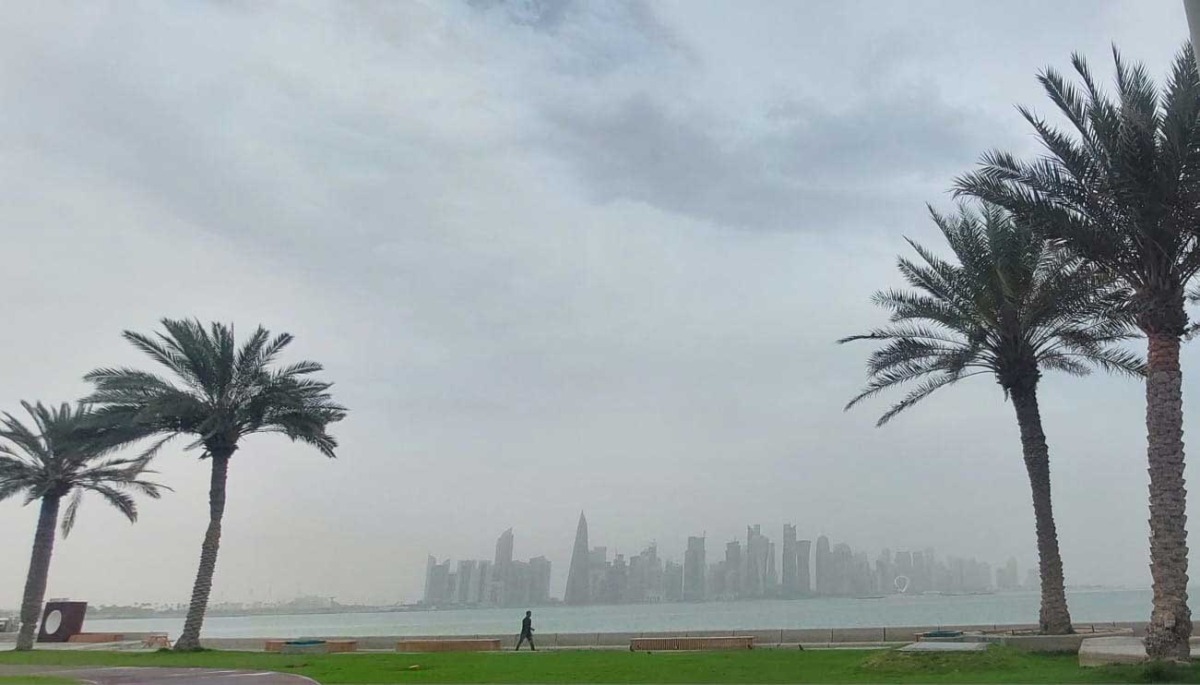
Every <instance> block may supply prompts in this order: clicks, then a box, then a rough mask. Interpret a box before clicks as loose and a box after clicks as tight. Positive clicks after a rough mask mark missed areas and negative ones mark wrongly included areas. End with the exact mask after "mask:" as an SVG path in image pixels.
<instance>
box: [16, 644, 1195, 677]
mask: <svg viewBox="0 0 1200 685" xmlns="http://www.w3.org/2000/svg"><path fill="white" fill-rule="evenodd" d="M3 664H52V665H61V666H82V665H88V666H171V667H186V666H195V667H207V668H241V669H254V670H273V671H282V672H286V673H299V674H302V675H306V676H308V677H310V678H313V679H315V680H317V681H319V682H321V683H328V684H330V685H332V684H334V683H868V682H871V683H951V682H953V683H1112V682H1125V683H1129V682H1167V681H1171V682H1189V683H1200V668H1197V667H1186V668H1171V669H1160V668H1157V667H1152V666H1139V667H1123V668H1105V669H1082V668H1080V667H1079V666H1078V665H1077V661H1076V657H1075V655H1073V654H1064V655H1033V654H1022V653H1019V652H1014V651H1011V650H1007V649H997V648H993V649H992V650H990V651H988V652H985V653H974V654H903V653H899V652H889V651H873V652H872V651H850V650H828V651H807V652H801V651H798V650H773V649H770V650H769V649H760V650H755V651H752V652H751V651H746V652H683V653H675V654H671V653H656V654H644V653H636V654H635V653H630V652H622V651H595V652H589V651H576V652H571V651H563V652H541V653H536V654H534V653H527V652H526V653H520V654H514V653H511V652H506V653H490V654H489V653H484V654H470V653H467V654H370V653H367V654H332V655H283V654H260V653H249V652H201V653H198V654H174V653H171V652H158V653H152V654H129V653H119V652H63V651H53V652H51V651H45V652H23V653H17V652H3V653H0V665H3ZM0 682H2V681H0Z"/></svg>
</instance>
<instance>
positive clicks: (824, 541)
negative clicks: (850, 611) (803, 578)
mask: <svg viewBox="0 0 1200 685" xmlns="http://www.w3.org/2000/svg"><path fill="white" fill-rule="evenodd" d="M814 566H815V570H816V572H817V577H816V581H815V583H814V585H815V588H816V593H817V594H818V595H821V596H828V595H832V594H834V589H833V558H832V555H831V554H830V552H829V538H827V537H825V536H824V535H822V536H820V537H818V538H817V550H816V554H815V557H814Z"/></svg>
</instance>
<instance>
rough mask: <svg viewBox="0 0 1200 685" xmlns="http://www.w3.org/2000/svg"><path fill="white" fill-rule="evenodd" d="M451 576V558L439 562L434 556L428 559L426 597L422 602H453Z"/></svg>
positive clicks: (430, 603) (433, 603) (426, 561)
mask: <svg viewBox="0 0 1200 685" xmlns="http://www.w3.org/2000/svg"><path fill="white" fill-rule="evenodd" d="M450 576H451V573H450V561H449V560H446V561H444V562H442V563H440V564H439V563H438V561H437V559H436V558H434V557H433V556H430V557H429V558H428V559H426V560H425V597H424V598H423V599H422V602H423V603H424V604H428V605H430V606H437V605H439V604H451V603H453V599H452V597H451V594H450Z"/></svg>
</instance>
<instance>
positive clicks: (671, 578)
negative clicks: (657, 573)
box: [663, 561, 683, 602]
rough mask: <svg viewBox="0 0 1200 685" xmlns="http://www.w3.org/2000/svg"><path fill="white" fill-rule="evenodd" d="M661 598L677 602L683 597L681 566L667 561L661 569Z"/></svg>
mask: <svg viewBox="0 0 1200 685" xmlns="http://www.w3.org/2000/svg"><path fill="white" fill-rule="evenodd" d="M663 599H665V600H666V601H668V602H678V601H681V600H682V599H683V567H682V566H680V565H679V564H676V563H675V562H673V561H668V562H667V565H666V568H665V569H664V570H663Z"/></svg>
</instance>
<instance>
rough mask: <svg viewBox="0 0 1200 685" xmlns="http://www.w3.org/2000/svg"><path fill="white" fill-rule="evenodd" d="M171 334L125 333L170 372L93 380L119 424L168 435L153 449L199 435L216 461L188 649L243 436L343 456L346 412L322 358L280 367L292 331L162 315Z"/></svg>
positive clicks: (97, 400) (113, 373)
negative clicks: (339, 430)
mask: <svg viewBox="0 0 1200 685" xmlns="http://www.w3.org/2000/svg"><path fill="white" fill-rule="evenodd" d="M162 325H163V328H164V329H165V333H159V334H158V335H157V336H155V337H151V336H147V335H142V334H140V333H134V332H131V331H125V339H126V340H128V341H129V342H131V343H133V345H134V346H135V347H137V348H138V349H140V350H141V351H142V352H144V353H146V354H147V355H149V356H150V358H152V359H154V360H155V361H156V362H158V363H159V364H160V365H162V366H164V367H166V368H167V369H168V370H169V371H171V376H172V378H170V379H166V378H162V377H160V376H156V375H154V374H152V373H147V372H144V371H137V370H134V369H97V370H95V371H93V372H91V373H89V374H88V375H87V376H86V378H87V379H88V380H90V381H92V382H93V383H95V385H96V389H95V392H93V393H92V395H91V396H90V397H88V398H87V399H86V400H85V401H86V402H89V403H91V404H94V405H97V406H98V407H99V408H98V409H97V414H98V415H100V416H103V417H104V419H105V420H106V421H108V422H109V423H112V424H115V425H122V426H128V427H129V430H131V431H132V432H134V433H135V434H137V435H143V436H148V435H161V436H163V437H162V439H161V440H159V442H158V443H157V444H156V445H154V446H153V447H152V448H151V449H150V450H149V451H148V453H153V452H154V451H155V450H157V449H158V448H160V447H161V446H162V445H163V443H165V442H167V441H168V440H170V439H172V438H173V437H175V436H178V435H188V436H191V437H193V438H194V441H193V442H192V443H191V445H189V447H201V448H203V451H202V452H201V454H200V457H201V458H202V459H205V458H207V459H208V460H209V463H210V466H211V471H212V474H211V478H210V485H209V493H208V512H209V522H208V529H207V531H206V532H205V534H204V542H203V544H202V545H201V547H200V564H199V566H198V568H197V571H196V581H195V583H194V584H193V586H192V599H191V603H190V604H189V605H188V613H187V618H186V619H184V624H183V632H182V633H181V634H180V636H179V640H178V641H177V642H176V643H175V648H176V649H179V650H194V649H199V648H200V630H201V628H202V627H203V623H204V614H205V611H206V609H207V606H208V597H209V593H210V592H211V591H212V581H213V575H214V573H215V570H216V563H217V554H218V551H219V549H220V543H221V528H222V520H223V518H224V515H225V497H226V487H227V486H226V480H227V478H228V473H229V462H230V458H231V457H232V456H233V453H234V452H235V451H237V449H238V441H239V440H241V439H242V438H244V437H245V436H247V435H251V434H254V433H281V434H283V435H286V436H287V437H289V438H291V439H292V440H294V441H300V442H304V443H307V444H310V445H313V446H314V447H316V448H317V449H319V450H321V452H322V453H323V454H325V455H326V456H328V457H333V456H334V449H335V448H336V447H337V440H335V439H334V437H333V436H332V435H330V434H329V433H328V431H327V428H328V426H329V424H331V423H334V422H336V421H340V420H342V418H343V417H345V415H346V410H345V408H343V407H342V406H340V405H338V404H336V403H334V401H333V399H332V397H331V396H330V394H329V388H330V387H331V385H332V384H331V383H325V382H322V381H317V380H313V379H312V378H310V376H311V375H312V374H314V373H316V372H318V371H320V370H321V365H320V364H317V363H316V362H309V361H305V362H298V363H295V364H291V365H288V366H282V367H278V368H276V367H274V366H273V365H274V362H275V359H276V357H277V356H278V355H279V353H280V352H282V351H283V349H284V348H285V347H287V346H288V343H290V342H291V341H292V336H291V335H289V334H287V333H284V334H281V335H277V336H275V337H274V338H272V337H271V335H270V333H268V332H267V331H266V329H264V328H263V327H261V326H259V327H258V329H257V330H255V331H254V333H253V334H251V336H250V338H249V339H248V340H246V342H245V343H243V344H242V345H241V346H238V345H237V343H236V342H235V340H234V334H233V327H232V326H226V325H224V324H220V323H214V324H212V325H211V326H210V327H208V328H205V327H204V326H203V325H202V324H201V323H200V322H199V321H195V320H191V321H188V320H178V321H177V320H172V319H164V320H163V321H162Z"/></svg>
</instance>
